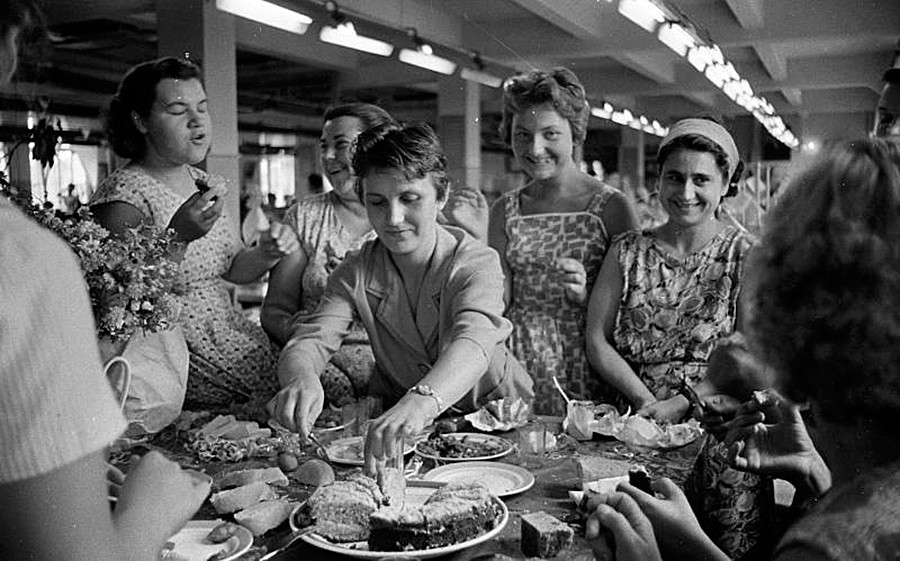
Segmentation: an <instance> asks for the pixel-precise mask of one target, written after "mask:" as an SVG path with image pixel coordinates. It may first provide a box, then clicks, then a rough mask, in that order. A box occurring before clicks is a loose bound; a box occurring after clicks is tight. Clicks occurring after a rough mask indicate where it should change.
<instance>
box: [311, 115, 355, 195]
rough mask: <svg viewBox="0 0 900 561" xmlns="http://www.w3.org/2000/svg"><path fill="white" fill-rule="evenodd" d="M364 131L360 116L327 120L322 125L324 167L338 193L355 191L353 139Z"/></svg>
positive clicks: (321, 141) (345, 193)
mask: <svg viewBox="0 0 900 561" xmlns="http://www.w3.org/2000/svg"><path fill="white" fill-rule="evenodd" d="M361 131H362V121H361V120H360V119H359V117H352V116H349V115H348V116H344V117H337V118H336V119H332V120H330V121H326V123H325V125H324V126H323V127H322V136H321V138H320V139H319V147H320V148H321V153H322V169H323V170H324V171H325V175H326V177H328V182H329V183H331V186H332V187H334V190H335V192H337V194H338V195H349V194H353V193H354V189H355V188H354V176H353V168H352V167H351V165H350V162H351V160H352V157H353V154H352V152H351V149H352V148H353V141H354V140H356V137H357V136H359V133H360V132H361Z"/></svg>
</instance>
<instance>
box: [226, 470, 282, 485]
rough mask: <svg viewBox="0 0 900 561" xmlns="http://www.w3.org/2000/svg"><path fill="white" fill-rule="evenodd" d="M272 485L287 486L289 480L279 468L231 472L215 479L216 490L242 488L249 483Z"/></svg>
mask: <svg viewBox="0 0 900 561" xmlns="http://www.w3.org/2000/svg"><path fill="white" fill-rule="evenodd" d="M255 482H262V483H270V484H272V485H282V486H284V485H287V484H288V478H287V476H286V475H285V474H284V472H283V471H281V470H280V469H279V468H277V467H270V468H260V469H242V470H238V471H231V472H228V473H226V474H223V475H222V476H220V477H217V478H215V479H214V482H213V484H214V485H215V488H216V489H228V488H229V487H241V486H243V485H247V484H248V483H255Z"/></svg>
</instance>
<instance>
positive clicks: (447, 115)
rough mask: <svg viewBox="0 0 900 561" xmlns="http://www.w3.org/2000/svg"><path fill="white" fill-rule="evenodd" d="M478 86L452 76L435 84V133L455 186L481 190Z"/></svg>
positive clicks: (479, 101)
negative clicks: (436, 117)
mask: <svg viewBox="0 0 900 561" xmlns="http://www.w3.org/2000/svg"><path fill="white" fill-rule="evenodd" d="M482 87H483V86H481V85H480V84H475V83H472V82H469V81H468V80H460V79H459V78H458V77H455V76H448V77H445V78H440V80H439V81H438V130H437V133H438V135H439V136H440V138H441V143H442V145H443V146H444V152H445V153H446V155H447V164H448V167H449V172H450V177H451V178H452V179H453V184H454V185H460V186H464V187H472V188H476V189H478V188H480V187H481V185H480V184H481V88H482Z"/></svg>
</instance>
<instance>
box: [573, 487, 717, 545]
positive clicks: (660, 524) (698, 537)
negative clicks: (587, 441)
mask: <svg viewBox="0 0 900 561" xmlns="http://www.w3.org/2000/svg"><path fill="white" fill-rule="evenodd" d="M651 486H652V488H653V491H654V493H655V495H650V494H648V493H645V492H643V491H641V490H640V489H638V488H637V487H635V486H633V485H631V484H629V483H625V482H623V483H620V484H619V485H618V487H617V488H616V490H617V491H619V492H620V493H623V494H625V495H627V496H628V497H630V498H631V499H633V500H634V502H635V503H637V505H638V506H639V507H640V509H641V511H642V512H643V514H644V515H645V516H646V517H647V518H648V519H649V520H650V522H651V524H652V525H653V531H654V535H655V536H657V539H658V540H659V547H660V550H661V551H662V552H663V553H664V554H665V557H667V558H668V557H670V556H671V557H672V558H679V559H707V560H712V559H723V560H724V559H727V556H726V555H725V554H724V553H723V552H722V551H720V550H719V549H718V548H717V547H716V546H715V545H714V544H713V542H712V541H711V540H710V539H709V537H708V536H707V535H706V534H705V533H704V532H703V529H702V528H701V527H700V522H699V521H698V520H697V517H696V516H695V515H694V511H693V510H692V509H691V505H690V504H689V503H688V500H687V497H685V495H684V492H683V491H682V490H681V489H679V488H678V486H677V485H675V483H673V482H672V480H671V479H669V478H667V477H663V478H660V479H658V480H655V481H653V483H652V484H651ZM588 506H589V507H590V506H591V504H590V503H588Z"/></svg>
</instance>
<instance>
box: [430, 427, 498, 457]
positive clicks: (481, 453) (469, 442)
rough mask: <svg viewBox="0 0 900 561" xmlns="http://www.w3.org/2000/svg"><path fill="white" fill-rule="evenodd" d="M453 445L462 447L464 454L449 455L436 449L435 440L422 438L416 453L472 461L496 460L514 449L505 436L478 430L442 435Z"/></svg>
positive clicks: (458, 447) (453, 446)
mask: <svg viewBox="0 0 900 561" xmlns="http://www.w3.org/2000/svg"><path fill="white" fill-rule="evenodd" d="M439 438H442V439H445V440H446V442H447V443H448V444H450V445H452V446H451V447H452V448H455V449H462V450H463V453H462V455H458V456H457V455H447V454H444V453H442V452H441V451H440V450H436V449H435V448H434V445H433V440H428V439H426V440H420V441H419V442H417V443H416V454H418V455H420V456H422V457H423V458H429V459H431V460H436V461H439V462H442V463H443V462H471V461H475V460H482V461H484V460H496V459H498V458H502V457H504V456H506V455H507V454H509V453H510V452H512V451H513V447H514V446H513V443H512V442H510V441H509V440H507V439H505V438H501V437H499V436H494V435H491V434H482V433H478V432H450V433H445V434H442V435H440V437H439Z"/></svg>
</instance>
